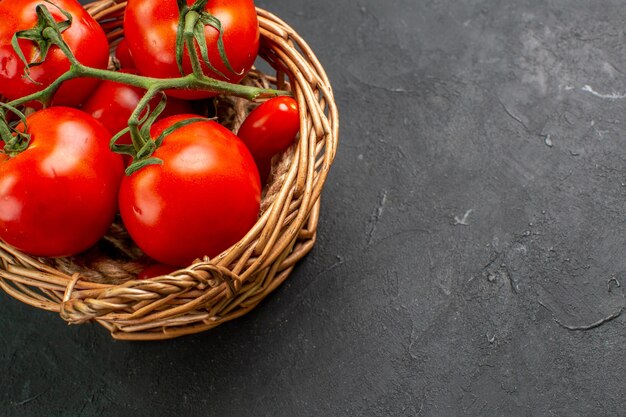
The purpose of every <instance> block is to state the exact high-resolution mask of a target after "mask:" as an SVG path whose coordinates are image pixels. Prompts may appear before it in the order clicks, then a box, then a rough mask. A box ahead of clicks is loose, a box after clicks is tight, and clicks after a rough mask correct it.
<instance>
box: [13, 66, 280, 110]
mask: <svg viewBox="0 0 626 417" xmlns="http://www.w3.org/2000/svg"><path fill="white" fill-rule="evenodd" d="M80 77H90V78H97V79H99V80H108V81H114V82H119V83H124V84H128V85H132V86H135V87H139V88H143V89H144V90H151V89H154V90H160V91H163V90H181V89H194V90H200V91H206V92H211V93H217V94H230V95H234V96H237V97H241V98H245V99H247V100H255V99H257V98H271V97H277V96H287V95H291V93H290V92H288V91H283V90H274V89H269V88H258V87H250V86H246V85H241V84H233V83H229V82H226V81H220V80H216V79H214V78H210V77H206V76H202V77H197V76H196V75H195V74H189V75H186V76H184V77H178V78H153V77H144V76H141V75H134V74H127V73H123V72H116V71H109V70H102V69H97V68H91V67H87V66H84V65H82V64H80V63H79V64H77V65H74V66H72V67H71V68H70V69H69V70H68V71H67V72H66V73H64V74H63V75H61V76H60V77H59V78H57V79H56V80H55V81H54V82H53V83H52V84H50V85H49V86H48V87H46V88H44V89H43V90H41V91H38V92H36V93H33V94H29V95H27V96H24V97H21V98H19V99H16V100H13V101H11V102H9V103H8V104H9V105H11V106H13V107H17V106H21V105H23V104H26V103H29V102H31V101H40V102H42V103H43V104H44V105H47V104H49V102H50V99H51V98H52V96H53V95H54V93H55V92H56V91H57V90H58V88H59V87H60V86H61V84H63V82H65V81H68V80H72V79H74V78H80Z"/></svg>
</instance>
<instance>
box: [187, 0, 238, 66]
mask: <svg viewBox="0 0 626 417" xmlns="http://www.w3.org/2000/svg"><path fill="white" fill-rule="evenodd" d="M206 4H207V0H198V1H196V2H195V3H194V4H193V5H191V6H188V5H187V2H186V1H185V0H178V10H179V12H180V18H179V21H178V30H177V33H176V64H177V65H178V70H179V71H180V73H181V75H183V76H184V75H185V71H184V69H183V56H184V52H185V49H187V52H188V54H189V58H190V60H191V66H192V68H193V73H194V74H195V75H196V76H198V77H204V72H203V71H202V65H201V63H204V64H205V65H206V67H207V68H208V69H209V70H210V71H211V72H213V73H215V74H217V75H219V76H220V77H222V78H228V77H227V76H226V75H224V74H223V73H222V72H221V71H219V70H218V69H217V68H215V66H214V65H213V64H212V63H211V60H210V59H209V48H208V45H207V42H206V38H205V36H204V30H205V27H207V26H208V27H212V28H214V29H215V30H216V31H217V33H218V37H217V45H216V47H217V50H218V52H219V54H220V59H221V60H222V63H223V64H224V66H225V67H226V68H227V69H228V70H229V71H230V72H231V73H233V74H237V75H240V74H239V73H237V72H236V71H235V70H234V69H233V67H232V66H231V64H230V62H229V61H228V57H227V56H226V49H225V48H224V39H223V34H224V30H223V28H222V23H221V22H220V20H219V19H218V18H216V17H215V16H213V15H212V14H210V13H208V12H207V11H205V10H204V9H205V7H206ZM196 45H197V49H196ZM198 49H199V50H200V55H199V56H198ZM201 59H202V60H201Z"/></svg>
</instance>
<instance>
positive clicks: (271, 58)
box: [0, 0, 338, 340]
mask: <svg viewBox="0 0 626 417" xmlns="http://www.w3.org/2000/svg"><path fill="white" fill-rule="evenodd" d="M125 6H126V2H119V1H114V0H100V1H95V2H93V3H90V4H88V5H87V6H86V9H87V10H88V11H89V13H90V14H92V16H94V17H95V18H96V19H97V20H98V21H99V22H100V23H101V24H102V26H103V28H105V31H106V32H107V36H108V39H109V41H110V43H111V45H113V46H114V45H116V43H117V42H118V40H119V39H121V37H122V36H123V31H122V30H121V18H122V17H123V12H124V10H125ZM256 10H257V16H258V18H259V24H260V33H261V49H260V56H261V57H262V58H263V59H264V60H265V61H266V62H267V63H268V64H269V65H270V66H271V67H272V68H273V69H274V70H275V72H276V74H275V75H274V76H271V77H270V78H271V80H272V81H273V82H274V83H276V85H277V86H278V87H279V88H290V89H291V91H292V93H293V94H294V97H295V98H296V100H297V101H298V104H299V108H300V120H301V129H300V135H299V141H298V143H297V145H296V146H294V147H293V149H292V151H291V152H290V153H288V154H286V156H284V157H283V160H282V162H279V163H278V166H280V167H283V168H284V169H283V170H282V171H280V170H279V171H278V172H280V176H278V177H277V178H276V179H275V181H274V183H273V185H272V186H273V187H274V188H273V189H271V193H270V191H268V195H269V196H270V197H268V195H266V197H265V198H268V199H272V200H271V201H270V202H269V203H268V204H267V208H266V210H265V211H264V212H263V214H262V215H261V217H260V218H259V220H258V221H257V223H256V224H255V225H254V226H253V228H252V229H251V230H250V231H249V232H248V234H247V235H246V236H245V237H244V238H242V239H241V240H240V241H239V242H238V243H237V244H235V245H233V246H232V247H231V248H229V249H228V250H226V251H224V252H223V253H222V254H220V255H219V256H217V257H215V258H213V259H208V258H205V259H203V260H201V261H198V262H196V263H194V264H192V265H190V266H188V267H186V268H181V269H179V270H178V271H175V272H173V273H171V274H168V275H164V276H159V277H154V278H150V279H147V280H142V281H138V280H129V281H126V282H123V283H121V284H102V283H97V282H90V281H88V280H86V279H85V278H84V277H83V276H82V275H81V274H82V273H81V272H73V273H72V271H62V270H60V269H59V268H57V267H54V266H51V265H50V262H49V261H48V260H44V259H40V258H34V257H31V256H28V255H25V254H23V253H21V252H19V251H17V250H16V249H14V248H12V247H10V246H9V245H6V244H5V243H3V242H0V288H2V289H3V290H4V291H5V292H6V293H7V294H9V295H11V296H13V297H14V298H16V299H18V300H20V301H22V302H24V303H26V304H29V305H31V306H34V307H37V308H40V309H44V310H49V311H53V312H57V313H59V314H60V315H61V317H62V318H63V319H64V320H66V321H67V322H68V323H71V324H74V323H76V324H78V323H84V322H89V321H95V322H97V323H99V324H101V325H103V326H104V327H105V328H107V329H108V330H109V331H110V332H111V335H112V336H113V337H114V338H116V339H126V340H160V339H169V338H173V337H178V336H182V335H186V334H192V333H198V332H202V331H205V330H208V329H211V328H213V327H215V326H217V325H219V324H221V323H223V322H226V321H229V320H232V319H234V318H237V317H239V316H241V315H243V314H246V313H247V312H248V311H250V310H251V309H252V308H254V307H255V306H256V305H257V304H258V303H259V302H260V301H261V300H262V299H264V298H265V297H266V296H267V295H268V294H270V293H271V292H272V291H274V290H275V289H276V288H277V287H278V286H279V285H280V284H281V283H282V282H284V280H285V279H286V278H287V277H288V276H289V275H290V273H291V271H292V270H293V268H294V266H295V265H296V263H297V262H298V261H299V260H300V259H302V258H303V257H304V256H305V255H306V254H307V253H308V252H309V251H310V250H311V249H312V247H313V245H314V243H315V238H316V228H317V223H318V219H319V210H320V202H319V198H320V194H321V192H322V188H323V185H324V183H325V181H326V178H327V176H328V172H329V169H330V166H331V165H332V162H333V160H334V158H335V153H336V150H337V143H338V111H337V107H336V104H335V102H334V97H333V91H332V88H331V85H330V82H329V80H328V77H327V75H326V73H325V71H324V69H323V67H322V65H321V64H320V62H319V61H318V59H317V58H316V56H315V54H314V53H313V51H312V50H311V48H310V47H309V46H308V44H307V43H306V42H305V41H304V40H303V39H302V38H301V37H300V36H299V35H298V34H297V33H296V32H295V30H293V29H292V28H291V27H290V26H289V25H288V24H287V23H285V22H284V21H283V20H281V19H280V18H278V17H277V16H275V15H274V14H272V13H270V12H268V11H266V10H263V9H261V8H258V7H257V9H256ZM270 188H271V187H270ZM83 275H84V274H83Z"/></svg>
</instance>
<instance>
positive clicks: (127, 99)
mask: <svg viewBox="0 0 626 417" xmlns="http://www.w3.org/2000/svg"><path fill="white" fill-rule="evenodd" d="M122 72H126V73H129V74H137V73H138V71H137V70H135V69H124V70H122ZM144 94H145V91H144V90H142V89H141V88H138V87H133V86H130V85H127V84H122V83H116V82H113V81H102V82H101V83H100V84H99V85H98V87H97V88H96V89H95V91H94V92H93V93H92V94H91V95H90V96H89V97H87V100H86V101H85V104H83V107H82V110H83V111H84V112H85V113H87V114H89V115H91V116H93V117H94V118H95V119H96V120H99V121H100V122H101V123H102V124H104V125H105V126H106V127H107V129H108V130H109V131H110V132H111V134H113V135H114V134H116V133H117V132H119V131H120V130H122V129H124V128H125V127H127V126H128V118H129V117H130V115H131V114H132V112H133V111H134V110H135V107H137V103H139V100H141V98H142V97H143V95H144ZM159 100H160V96H157V97H155V98H154V99H152V100H151V101H150V109H151V110H152V109H154V108H155V107H156V105H157V104H158V103H159ZM193 111H194V109H193V107H192V105H191V104H190V103H188V102H186V101H183V100H180V99H176V98H168V99H167V105H166V106H165V110H163V113H161V114H160V115H159V118H160V119H163V118H165V117H167V116H173V115H175V114H183V113H193ZM117 143H118V144H120V145H121V144H130V143H131V139H130V134H126V135H124V136H122V137H121V138H120V140H119V141H118V142H117Z"/></svg>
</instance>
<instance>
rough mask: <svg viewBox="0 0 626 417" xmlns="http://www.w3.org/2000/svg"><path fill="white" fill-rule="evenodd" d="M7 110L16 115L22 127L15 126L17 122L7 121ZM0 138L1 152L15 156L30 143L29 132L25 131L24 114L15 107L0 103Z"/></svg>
mask: <svg viewBox="0 0 626 417" xmlns="http://www.w3.org/2000/svg"><path fill="white" fill-rule="evenodd" d="M7 110H8V111H10V112H11V113H13V114H15V115H17V117H18V118H19V121H20V122H21V123H22V126H23V128H22V129H21V130H18V129H17V128H16V127H17V125H18V123H19V122H14V123H9V121H8V120H7V113H6V112H7ZM0 139H2V141H3V142H4V148H3V149H2V153H5V154H7V155H9V156H15V155H17V154H19V153H21V152H23V151H25V150H26V149H27V148H28V145H29V144H30V134H28V133H26V116H25V115H24V113H22V112H21V111H19V110H18V109H16V108H15V107H13V106H11V105H9V104H5V103H0Z"/></svg>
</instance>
